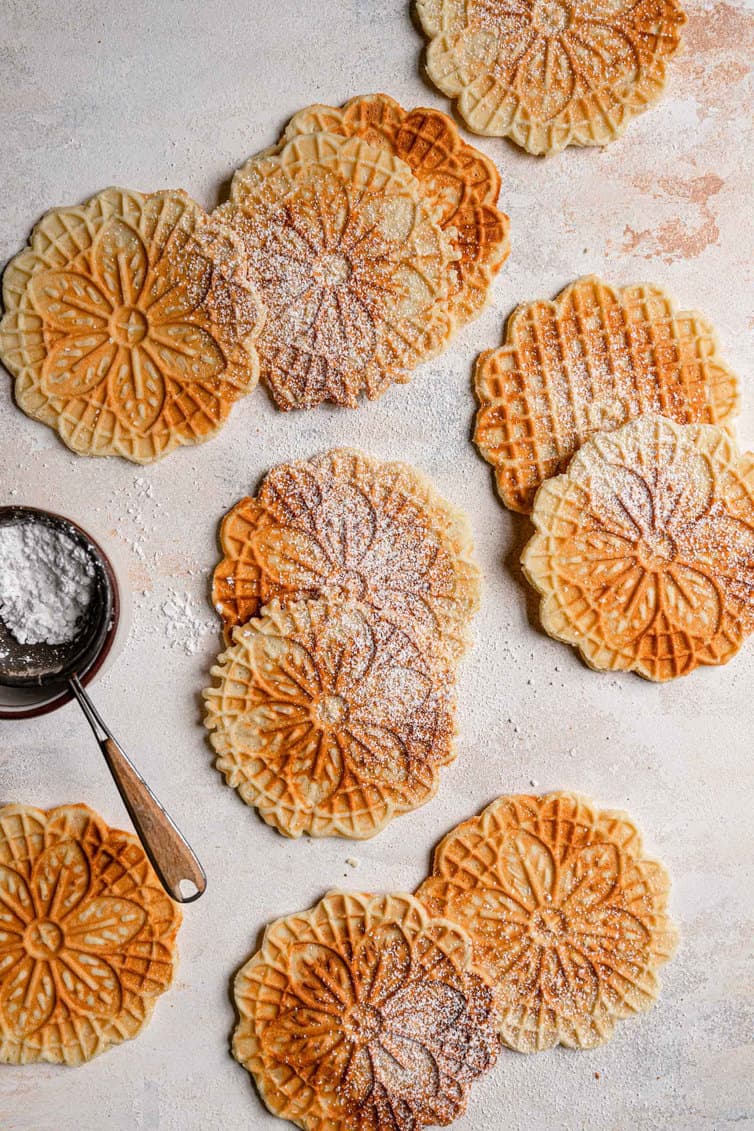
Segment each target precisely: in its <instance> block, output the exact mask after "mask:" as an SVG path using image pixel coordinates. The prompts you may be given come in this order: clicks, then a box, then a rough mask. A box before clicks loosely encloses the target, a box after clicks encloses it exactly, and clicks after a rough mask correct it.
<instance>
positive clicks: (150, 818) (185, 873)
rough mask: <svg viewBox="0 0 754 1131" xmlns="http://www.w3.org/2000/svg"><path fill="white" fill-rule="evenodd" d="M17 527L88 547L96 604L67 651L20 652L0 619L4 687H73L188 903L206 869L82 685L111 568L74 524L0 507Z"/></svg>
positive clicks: (103, 618)
mask: <svg viewBox="0 0 754 1131" xmlns="http://www.w3.org/2000/svg"><path fill="white" fill-rule="evenodd" d="M19 522H24V523H26V522H32V523H42V524H43V525H46V526H48V527H50V528H51V529H53V530H57V531H60V532H61V533H63V534H65V535H67V537H69V538H72V539H73V540H74V541H75V542H77V543H78V544H79V545H80V546H82V547H83V549H84V550H85V551H86V553H87V555H88V557H89V560H90V562H91V564H92V568H93V586H92V597H91V600H90V602H89V605H88V607H87V610H86V613H85V614H84V616H83V618H82V624H81V626H80V627H79V630H78V633H77V635H76V636H75V638H74V639H73V640H71V641H70V642H68V643H66V644H21V643H19V641H17V640H16V638H15V637H14V636H13V635H12V634H11V633H10V632H9V631H8V629H7V628H6V626H5V625H4V623H3V621H2V619H0V683H2V684H5V685H7V686H9V687H51V686H53V685H61V686H64V685H67V686H68V688H69V690H70V691H71V694H72V695H73V696H74V697H75V699H76V701H77V702H78V704H79V706H80V707H81V709H82V711H83V712H84V715H85V716H86V719H87V722H88V723H89V725H90V727H91V728H92V731H93V732H94V737H95V738H96V739H97V742H98V744H99V747H100V749H101V751H102V753H103V754H104V756H105V761H106V762H107V765H108V767H109V769H110V773H111V774H112V775H113V778H114V780H115V784H116V786H117V787H118V792H119V793H120V795H121V797H122V799H123V803H124V805H125V807H126V809H127V810H128V815H129V816H130V818H131V820H132V822H133V825H134V828H135V829H136V832H137V834H138V836H139V839H140V840H141V843H142V844H143V846H144V851H145V852H146V854H147V856H148V857H149V859H150V861H151V863H152V866H153V867H154V870H155V872H156V873H157V875H158V877H159V879H160V882H161V883H162V885H163V887H164V888H165V890H166V892H167V893H168V895H169V896H170V897H171V899H174V900H175V901H176V902H177V903H191V902H193V900H195V899H198V898H199V896H200V895H201V894H202V893H203V892H204V890H205V888H206V886H207V877H206V874H205V872H204V869H203V868H202V866H201V864H200V863H199V861H198V859H197V857H196V855H195V853H194V852H193V850H192V849H191V846H190V845H189V844H188V841H187V840H186V838H185V837H184V836H183V834H182V833H181V831H180V829H179V828H178V826H177V825H176V824H175V822H174V821H173V819H172V818H171V817H170V815H169V814H168V813H167V811H166V810H165V808H164V806H163V805H162V804H161V803H160V802H159V801H158V800H157V798H156V797H155V795H154V793H153V792H152V790H151V789H150V788H149V786H148V785H147V783H146V782H145V781H144V778H143V777H142V776H141V774H140V773H139V771H138V770H137V769H136V767H135V765H134V764H133V762H132V761H131V759H130V758H129V757H128V755H127V754H126V753H125V751H124V750H123V748H122V747H121V745H120V744H119V743H118V742H117V740H116V739H115V737H114V736H113V734H112V733H111V731H110V730H109V729H108V727H107V725H106V723H105V722H104V721H103V719H102V717H101V715H100V714H99V712H98V711H97V708H96V707H95V706H94V704H93V703H92V700H91V699H90V697H89V695H88V694H87V692H86V691H85V690H84V687H83V685H82V682H81V680H82V677H84V676H85V675H86V673H87V671H88V670H89V669H90V668H91V667H92V665H93V664H94V662H95V661H96V659H97V656H98V654H99V652H100V650H101V649H102V646H103V644H104V642H105V639H106V637H107V634H108V628H109V627H110V624H111V621H112V618H113V615H114V610H115V605H116V600H117V598H116V589H115V579H114V576H113V573H112V569H111V567H110V563H109V562H108V561H107V559H106V558H105V556H104V554H103V553H102V551H101V550H100V548H99V547H98V546H97V544H96V542H94V541H93V539H91V538H90V537H89V535H88V534H86V533H85V531H83V530H82V529H81V528H80V527H78V526H76V524H75V523H73V522H71V521H70V519H66V518H63V517H62V516H61V515H55V514H51V513H50V512H48V511H41V510H36V509H35V508H33V507H0V524H1V525H4V524H6V523H19ZM189 887H190V888H191V890H190V891H188V890H187V888H189Z"/></svg>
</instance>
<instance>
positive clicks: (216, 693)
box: [204, 449, 480, 838]
mask: <svg viewBox="0 0 754 1131" xmlns="http://www.w3.org/2000/svg"><path fill="white" fill-rule="evenodd" d="M221 545H222V551H223V555H224V557H223V559H222V561H221V562H220V564H219V565H218V566H217V569H216V570H215V574H214V582H213V602H214V604H215V607H216V609H217V611H218V612H219V614H220V616H221V617H222V619H223V623H224V626H225V633H226V639H227V641H228V644H229V647H228V649H227V650H226V651H225V652H224V653H223V654H222V655H221V656H220V657H219V659H218V663H217V666H216V667H214V668H213V669H212V675H213V676H214V678H215V683H214V685H213V686H212V687H211V688H209V689H208V690H207V691H205V693H204V694H205V699H206V704H207V716H206V720H205V722H206V725H207V727H208V729H209V731H210V741H211V743H212V746H213V747H214V749H215V751H216V753H217V763H216V764H217V768H218V769H219V770H221V771H222V773H223V774H224V776H225V778H226V781H227V782H228V784H229V785H232V786H233V787H234V788H235V789H237V790H238V792H239V794H240V796H241V797H242V799H243V800H244V801H245V802H246V803H247V804H248V805H253V806H255V807H256V808H257V809H258V810H259V813H260V814H261V816H262V817H263V818H264V820H265V821H267V822H268V823H269V824H271V825H273V826H274V827H275V828H276V829H278V830H279V831H280V832H282V833H284V834H285V835H286V836H294V837H296V836H300V835H301V834H302V833H309V834H311V835H312V836H332V835H337V836H344V837H353V838H364V837H370V836H373V835H374V834H375V833H376V832H378V831H379V830H380V829H381V828H383V827H384V826H385V825H386V824H387V823H388V821H390V820H391V819H392V817H393V816H395V815H397V814H399V813H403V812H406V811H408V810H411V809H415V808H417V807H418V806H419V805H422V804H424V803H425V802H426V801H428V800H429V799H430V798H431V797H432V796H433V795H434V793H435V791H436V790H437V787H438V783H439V771H440V767H441V766H442V765H445V764H446V763H447V762H449V761H451V760H452V758H453V757H454V750H453V738H454V733H455V680H456V674H455V667H456V662H457V660H458V659H459V658H460V656H461V655H462V654H463V652H464V651H465V649H466V648H467V646H468V644H469V623H470V620H471V617H472V616H473V614H474V613H475V611H476V609H477V607H478V604H479V589H480V574H479V570H478V568H477V566H476V565H475V564H474V562H473V560H472V557H471V554H472V543H471V532H470V528H469V524H468V522H467V520H466V517H465V515H463V514H462V513H461V512H459V511H457V510H456V509H455V508H454V507H452V506H451V505H450V504H449V503H447V502H446V501H445V500H444V499H442V498H440V497H439V496H438V495H437V493H436V492H435V490H434V488H433V487H432V486H431V485H430V484H429V482H428V481H427V480H426V479H424V477H423V476H422V475H420V474H419V473H418V472H417V471H415V470H414V469H413V468H411V467H409V466H407V465H405V464H400V463H383V462H381V461H380V460H377V459H373V458H371V457H369V456H366V455H364V454H363V453H361V452H358V451H353V450H347V449H343V450H335V451H331V452H327V453H325V454H323V455H319V456H315V457H313V458H312V459H308V460H303V461H301V462H298V463H292V464H283V465H281V466H279V467H276V468H274V469H273V470H272V471H270V472H269V474H268V475H267V476H266V477H265V479H264V481H263V483H262V486H261V488H260V490H259V491H258V493H257V495H256V496H254V497H249V498H245V499H242V500H241V501H240V502H239V503H237V504H236V506H234V507H233V508H232V510H231V511H230V512H229V513H228V514H227V515H226V516H225V519H224V520H223V523H222V528H221Z"/></svg>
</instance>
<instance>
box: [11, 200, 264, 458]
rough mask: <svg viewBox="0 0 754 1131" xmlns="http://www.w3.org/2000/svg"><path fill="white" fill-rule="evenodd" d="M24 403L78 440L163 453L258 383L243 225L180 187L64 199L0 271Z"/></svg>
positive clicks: (258, 317)
mask: <svg viewBox="0 0 754 1131" xmlns="http://www.w3.org/2000/svg"><path fill="white" fill-rule="evenodd" d="M3 304H4V307H5V315H4V317H3V320H2V323H0V358H1V359H2V361H3V363H4V365H5V366H6V367H7V368H8V369H9V370H10V372H11V373H12V374H13V375H14V376H15V378H16V382H15V397H16V403H17V404H18V406H19V408H21V409H22V410H23V411H24V412H25V413H26V414H27V415H28V416H31V417H33V418H34V419H36V420H41V421H43V423H45V424H48V425H50V427H52V428H54V429H55V430H56V431H57V432H58V434H59V435H60V436H61V438H62V439H63V440H64V441H65V443H66V444H67V445H68V446H69V447H70V448H72V449H73V450H74V451H76V452H79V453H82V454H86V455H120V456H124V457H125V458H126V459H130V460H133V461H134V462H136V463H148V462H149V461H151V460H155V459H159V458H160V457H161V456H163V455H165V454H166V453H168V452H170V451H172V450H173V449H174V448H175V447H177V446H178V445H180V444H194V443H198V442H200V441H202V440H205V439H207V438H208V437H209V436H210V435H211V434H212V433H214V432H216V431H217V430H218V428H220V427H221V426H222V424H223V422H224V421H225V419H226V417H227V415H228V413H229V411H230V409H231V407H232V405H233V403H234V402H235V401H236V400H238V398H239V397H240V396H242V395H243V394H244V393H247V392H249V391H250V390H251V389H253V388H254V386H255V384H256V382H257V376H258V364H257V357H256V352H255V348H254V341H255V338H256V335H257V333H258V331H259V327H260V324H261V321H262V318H263V310H262V307H261V304H260V302H259V299H258V297H257V296H256V293H255V292H254V290H253V289H252V288H251V287H250V286H249V284H248V283H247V282H246V281H245V266H244V262H243V250H242V247H241V244H240V242H239V241H238V239H237V237H235V236H234V235H233V234H232V233H231V232H230V231H229V230H226V229H224V228H223V227H222V226H221V225H219V224H218V223H217V221H209V219H208V217H207V216H206V214H205V213H204V212H203V210H202V209H201V208H200V207H199V205H198V204H195V203H194V201H193V200H191V199H190V197H188V196H187V195H186V193H184V192H181V191H178V190H175V191H167V192H155V193H152V194H150V195H147V196H145V195H143V194H141V193H138V192H132V191H130V190H126V189H118V188H109V189H105V191H104V192H101V193H98V194H97V195H96V196H94V197H92V198H91V200H89V201H88V202H87V203H86V204H83V205H81V206H78V207H73V208H56V209H53V211H51V212H48V213H47V215H46V216H44V217H43V219H42V220H40V222H39V223H38V224H37V226H36V228H35V229H34V231H33V232H32V235H31V238H30V246H29V247H28V248H27V249H26V250H25V251H22V252H21V253H20V254H19V255H17V256H16V257H15V259H12V260H11V262H10V263H9V264H8V267H7V268H6V270H5V275H4V277H3Z"/></svg>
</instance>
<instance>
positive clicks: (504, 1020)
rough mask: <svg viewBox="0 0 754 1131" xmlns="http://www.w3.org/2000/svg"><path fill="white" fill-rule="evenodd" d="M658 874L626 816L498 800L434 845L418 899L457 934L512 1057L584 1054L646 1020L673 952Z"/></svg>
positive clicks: (575, 802) (576, 804) (572, 804)
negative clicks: (490, 993) (622, 1022)
mask: <svg viewBox="0 0 754 1131" xmlns="http://www.w3.org/2000/svg"><path fill="white" fill-rule="evenodd" d="M668 891H669V881H668V877H667V873H666V872H665V869H664V868H663V867H662V866H661V865H660V864H658V863H655V862H654V861H651V860H646V859H644V856H643V850H642V844H641V838H640V836H639V833H638V831H637V829H636V827H635V826H634V824H633V823H632V822H631V821H630V820H629V818H628V817H627V816H626V815H625V814H624V813H615V812H607V811H605V812H600V811H599V810H597V809H596V808H595V807H594V806H593V805H592V804H591V803H590V802H589V801H587V800H586V799H585V798H583V797H578V796H576V795H573V794H567V793H552V794H548V795H547V796H544V797H526V796H519V797H502V798H499V799H498V800H497V801H495V802H493V804H492V805H490V806H489V807H488V808H487V809H485V811H484V812H483V813H482V814H481V816H479V817H475V818H472V819H471V820H470V821H465V822H464V823H463V824H461V825H459V826H458V827H457V828H456V829H454V830H453V832H451V833H449V835H448V836H446V837H445V839H444V840H443V841H442V842H441V844H440V845H439V847H438V849H437V851H436V853H435V858H434V865H433V874H432V876H431V877H430V878H429V879H427V880H425V881H424V883H423V884H422V885H421V887H420V888H419V890H418V892H417V896H418V898H419V899H421V900H422V902H423V903H424V904H425V905H426V907H427V908H428V910H429V912H430V914H432V915H438V916H443V917H445V918H448V919H451V920H455V921H458V922H460V923H463V924H464V926H465V928H466V930H467V931H468V932H469V934H470V935H471V938H472V943H473V948H474V964H475V966H477V967H478V968H479V969H481V970H482V971H483V972H485V973H486V974H487V975H488V976H489V977H490V978H491V979H492V980H493V982H494V985H495V990H496V995H497V1001H498V1005H499V1009H500V1035H501V1037H502V1039H503V1041H504V1042H505V1044H507V1045H508V1046H510V1047H511V1048H514V1049H517V1050H519V1051H520V1052H536V1051H540V1050H542V1049H547V1048H551V1047H552V1046H554V1045H557V1044H563V1045H569V1046H571V1047H574V1048H592V1047H594V1046H595V1045H599V1044H601V1043H602V1042H603V1041H606V1040H608V1039H609V1038H610V1037H611V1036H612V1033H613V1029H614V1025H615V1021H616V1020H618V1019H620V1018H626V1017H630V1016H631V1015H633V1014H635V1013H638V1012H640V1011H642V1010H646V1009H649V1008H650V1007H651V1006H652V1005H653V1003H654V1001H655V999H656V997H657V995H658V993H659V988H660V986H659V980H658V977H657V970H658V968H659V967H660V966H661V965H662V963H664V962H666V961H667V959H668V958H670V957H671V956H672V954H673V951H674V949H675V945H676V935H675V930H674V928H673V925H672V924H671V922H670V921H669V919H668V918H667V914H666V908H667V900H668Z"/></svg>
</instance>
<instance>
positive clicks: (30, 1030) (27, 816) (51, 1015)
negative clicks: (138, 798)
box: [0, 805, 181, 1065]
mask: <svg viewBox="0 0 754 1131" xmlns="http://www.w3.org/2000/svg"><path fill="white" fill-rule="evenodd" d="M180 922H181V913H180V910H179V908H178V907H177V906H176V905H175V904H174V903H172V902H171V900H170V899H168V897H167V896H166V895H165V893H164V891H163V889H162V886H161V884H160V883H159V881H158V879H157V877H156V876H155V874H154V872H153V870H152V867H151V865H150V863H149V861H148V860H147V858H146V856H145V855H144V850H143V849H142V847H141V845H140V843H139V841H138V840H137V839H136V837H135V836H133V835H132V834H130V833H126V832H121V831H120V830H119V829H111V828H109V827H108V826H107V825H106V824H105V823H104V821H102V819H101V818H100V817H98V816H97V814H96V813H93V812H92V810H91V809H88V808H87V807H86V806H85V805H66V806H61V807H60V808H58V809H50V810H49V811H48V812H43V811H42V810H41V809H34V808H32V807H31V806H28V805H6V806H5V807H4V808H0V1061H2V1062H4V1063H5V1064H28V1063H31V1062H32V1061H50V1062H52V1063H55V1064H60V1063H64V1064H69V1065H79V1064H83V1063H84V1062H85V1061H88V1060H91V1058H92V1057H93V1056H96V1055H97V1054H98V1053H100V1052H102V1051H104V1050H105V1049H107V1048H109V1047H110V1046H111V1045H117V1044H120V1043H121V1041H125V1040H130V1039H131V1038H132V1037H135V1036H136V1034H137V1033H138V1032H139V1031H140V1029H142V1027H143V1026H144V1025H145V1024H146V1023H147V1021H148V1020H149V1017H150V1015H151V1013H152V1009H153V1008H154V1004H155V1000H156V998H157V997H158V996H159V995H160V994H162V993H164V992H165V990H167V989H168V987H169V986H170V983H171V981H172V979H173V973H174V969H175V963H176V952H175V948H176V935H177V932H178V927H179V925H180Z"/></svg>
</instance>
